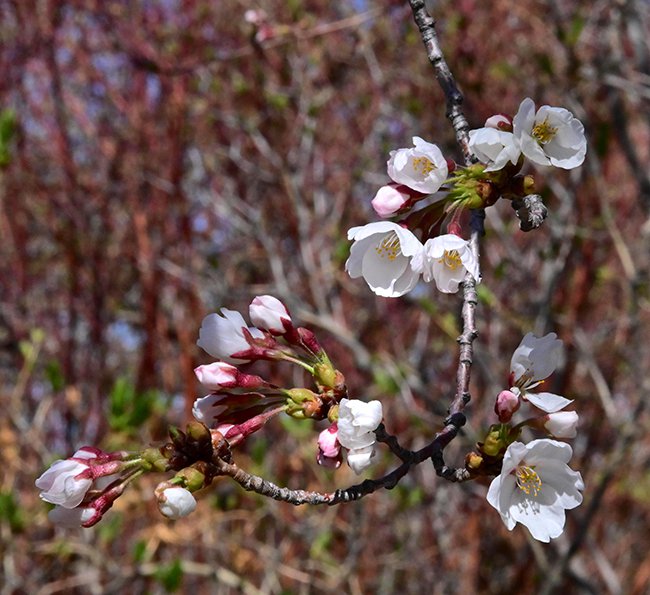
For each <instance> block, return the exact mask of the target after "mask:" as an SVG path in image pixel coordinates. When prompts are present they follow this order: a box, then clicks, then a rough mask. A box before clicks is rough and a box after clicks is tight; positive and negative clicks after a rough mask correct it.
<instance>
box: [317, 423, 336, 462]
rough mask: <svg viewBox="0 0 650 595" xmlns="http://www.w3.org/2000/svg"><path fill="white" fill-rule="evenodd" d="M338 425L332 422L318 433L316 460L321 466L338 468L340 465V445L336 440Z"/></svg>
mask: <svg viewBox="0 0 650 595" xmlns="http://www.w3.org/2000/svg"><path fill="white" fill-rule="evenodd" d="M337 438H338V426H337V424H336V423H333V424H332V425H331V426H330V427H329V428H326V429H325V430H323V431H322V432H321V433H320V434H319V435H318V455H317V457H316V460H317V462H318V464H319V465H322V466H323V467H330V468H333V469H338V468H339V467H340V466H341V458H342V457H341V445H340V444H339V441H338V439H337Z"/></svg>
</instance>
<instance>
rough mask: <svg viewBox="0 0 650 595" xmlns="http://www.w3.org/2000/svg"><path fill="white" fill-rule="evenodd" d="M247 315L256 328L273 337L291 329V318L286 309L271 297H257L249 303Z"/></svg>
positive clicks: (276, 299)
mask: <svg viewBox="0 0 650 595" xmlns="http://www.w3.org/2000/svg"><path fill="white" fill-rule="evenodd" d="M248 313H249V315H250V319H251V322H252V323H253V324H254V325H255V326H256V327H258V328H261V329H265V330H267V331H269V332H271V333H272V334H274V335H282V334H284V333H285V332H286V331H287V328H290V327H291V316H290V315H289V310H287V307H286V306H285V305H284V304H283V303H282V302H281V301H280V300H279V299H278V298H276V297H274V296H272V295H258V296H257V297H255V298H254V299H253V301H252V302H251V304H250V306H249V308H248Z"/></svg>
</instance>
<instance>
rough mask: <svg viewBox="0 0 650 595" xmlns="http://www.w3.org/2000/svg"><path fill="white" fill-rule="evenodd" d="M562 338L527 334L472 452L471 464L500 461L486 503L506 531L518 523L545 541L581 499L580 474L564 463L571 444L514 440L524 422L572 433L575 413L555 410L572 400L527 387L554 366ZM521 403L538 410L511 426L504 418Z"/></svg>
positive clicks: (558, 435)
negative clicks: (483, 434) (494, 418)
mask: <svg viewBox="0 0 650 595" xmlns="http://www.w3.org/2000/svg"><path fill="white" fill-rule="evenodd" d="M561 351H562V342H561V341H560V340H558V339H557V337H556V335H555V333H550V334H548V335H546V336H544V337H541V338H538V337H535V336H534V335H533V334H532V333H528V334H527V335H526V336H525V337H524V338H523V340H522V342H521V344H520V345H519V347H517V349H516V350H515V352H514V354H513V356H512V360H511V362H510V377H509V378H510V381H509V385H510V386H509V388H508V389H507V390H504V391H501V392H500V393H499V395H498V396H497V398H496V403H495V408H494V409H495V412H496V414H497V416H498V417H499V421H500V423H499V424H495V425H494V426H492V427H491V428H490V431H489V433H488V435H487V436H486V438H485V440H484V442H482V443H479V445H478V450H479V453H478V454H477V453H474V457H473V462H472V463H471V465H472V466H473V467H474V468H477V467H480V466H481V465H490V464H492V463H493V462H494V461H495V460H496V461H498V460H501V459H502V463H501V473H500V474H499V475H498V476H497V477H496V478H495V479H494V480H493V481H492V483H491V484H490V488H489V490H488V494H487V499H488V502H489V503H490V504H491V505H492V506H494V508H496V509H497V510H498V511H499V514H500V515H501V518H502V519H503V522H504V523H505V524H506V527H507V528H508V529H509V530H512V529H513V528H514V526H515V525H516V524H517V523H518V522H519V523H522V524H523V525H525V526H526V527H527V528H528V529H529V531H530V532H531V534H532V536H533V537H534V538H535V539H538V540H540V541H545V542H548V541H549V540H550V539H552V538H555V537H558V536H559V535H560V534H561V533H562V531H563V530H564V523H565V510H570V509H572V508H575V507H576V506H578V505H579V504H580V503H581V502H582V494H581V493H580V491H581V490H583V489H584V484H583V481H582V477H581V476H580V473H578V472H576V471H573V470H572V469H571V468H570V467H569V466H568V465H567V463H568V462H569V460H570V459H571V455H572V452H573V451H572V449H571V447H570V446H569V445H568V444H565V443H562V442H558V441H557V440H555V439H550V438H540V439H537V440H533V441H532V442H529V443H528V444H524V443H522V442H520V441H518V439H519V437H520V435H521V431H522V428H523V427H524V426H529V427H531V428H534V429H537V430H541V431H543V432H545V433H546V434H548V435H551V436H552V437H553V438H573V437H575V435H576V427H577V424H578V414H577V413H576V412H575V411H561V410H562V409H564V408H565V407H566V406H567V405H569V404H570V403H571V402H572V401H570V400H569V399H565V398H564V397H561V396H560V395H555V394H553V393H548V392H530V390H531V389H533V388H535V387H537V386H539V385H540V384H542V383H543V382H544V381H545V380H546V378H548V377H549V376H550V375H551V374H552V373H553V371H554V370H555V368H556V367H557V365H558V363H559V360H560V357H561ZM523 402H527V403H528V404H530V405H531V406H533V408H535V409H539V410H541V414H537V415H535V414H534V415H533V416H532V417H529V418H527V419H525V420H524V421H522V422H520V423H519V424H517V425H515V426H512V425H511V424H510V421H511V419H512V417H513V415H514V414H515V413H516V412H517V411H518V410H519V408H520V407H521V405H522V403H523Z"/></svg>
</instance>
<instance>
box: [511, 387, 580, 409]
mask: <svg viewBox="0 0 650 595" xmlns="http://www.w3.org/2000/svg"><path fill="white" fill-rule="evenodd" d="M522 396H523V398H524V399H525V400H526V401H528V402H529V403H530V404H531V405H534V406H535V407H537V408H538V409H541V410H542V411H546V413H555V412H556V411H560V409H564V408H565V407H566V406H567V405H570V404H571V403H573V401H572V400H571V399H565V398H564V397H561V396H560V395H555V394H553V393H529V392H524V393H522Z"/></svg>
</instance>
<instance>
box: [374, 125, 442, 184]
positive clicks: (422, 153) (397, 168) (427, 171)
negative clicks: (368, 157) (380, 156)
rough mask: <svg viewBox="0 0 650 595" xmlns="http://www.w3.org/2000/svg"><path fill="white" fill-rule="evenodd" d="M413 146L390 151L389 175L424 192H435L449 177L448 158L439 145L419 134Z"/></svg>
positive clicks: (396, 180)
mask: <svg viewBox="0 0 650 595" xmlns="http://www.w3.org/2000/svg"><path fill="white" fill-rule="evenodd" d="M413 145H414V146H413V147H412V148H410V149H397V151H391V152H390V159H389V160H388V163H387V166H388V175H389V176H390V178H391V179H392V180H393V181H395V182H397V183H398V184H404V185H405V186H408V187H409V188H412V189H413V190H417V191H418V192H423V193H424V194H433V193H434V192H437V191H438V190H439V189H440V186H442V185H443V184H444V182H445V180H446V179H447V174H448V173H449V172H448V167H447V160H446V159H445V158H444V157H443V155H442V152H441V151H440V149H439V148H438V146H437V145H434V144H432V143H428V142H427V141H425V140H423V139H421V138H420V137H419V136H414V137H413Z"/></svg>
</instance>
